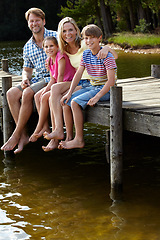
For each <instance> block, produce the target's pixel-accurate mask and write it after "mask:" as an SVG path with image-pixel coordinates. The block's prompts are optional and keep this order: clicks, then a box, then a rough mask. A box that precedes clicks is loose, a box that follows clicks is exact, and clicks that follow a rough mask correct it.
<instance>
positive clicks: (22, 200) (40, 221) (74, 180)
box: [0, 43, 160, 240]
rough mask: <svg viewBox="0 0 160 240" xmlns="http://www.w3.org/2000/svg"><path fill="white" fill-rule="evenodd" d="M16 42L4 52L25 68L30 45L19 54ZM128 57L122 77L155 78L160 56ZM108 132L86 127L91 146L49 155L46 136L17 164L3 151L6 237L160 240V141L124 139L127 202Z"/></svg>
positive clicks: (1, 211) (0, 209)
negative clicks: (113, 188)
mask: <svg viewBox="0 0 160 240" xmlns="http://www.w3.org/2000/svg"><path fill="white" fill-rule="evenodd" d="M6 44H8V43H6ZM12 44H13V43H10V45H9V47H7V46H8V45H5V46H4V45H3V47H4V48H6V49H7V51H6V55H5V50H4V51H2V45H1V44H0V56H1V57H2V55H3V57H4V58H6V57H7V58H9V61H10V62H11V63H12V66H11V65H10V66H9V67H10V69H11V71H12V70H13V69H14V68H15V69H16V71H15V73H20V71H21V64H22V59H21V53H19V51H20V52H21V51H22V49H21V47H19V43H14V46H15V48H14V51H12V48H13V45H12ZM10 46H11V47H10ZM17 49H18V50H17ZM16 51H17V53H16ZM128 54H129V53H127V56H126V54H124V55H123V53H121V52H119V59H118V69H119V78H124V77H126V75H127V74H128V76H130V77H133V76H137V77H140V76H139V75H138V74H140V75H141V76H144V75H145V74H146V76H148V75H150V72H149V73H148V72H146V71H150V64H153V63H154V64H158V61H159V55H158V57H157V55H155V56H152V57H151V55H149V56H148V55H147V60H146V64H145V62H144V61H145V60H144V59H146V56H145V55H138V54H136V55H132V54H129V55H128ZM12 56H13V58H12ZM142 56H143V57H142ZM15 59H16V60H17V62H15ZM134 59H136V60H134ZM129 61H131V62H130V64H128V63H129ZM156 61H157V62H156ZM13 62H14V64H13ZM140 62H141V64H140ZM136 63H137V65H134V64H136ZM127 64H128V65H127ZM140 65H141V68H140ZM146 65H147V66H148V67H147V69H145V71H142V70H143V69H144V68H145V67H146ZM12 67H13V68H12ZM148 68H149V69H148ZM124 69H126V70H128V73H127V72H125V70H124ZM136 69H138V71H137V72H136V71H135V70H136ZM142 72H143V73H142ZM130 74H131V75H130ZM132 74H133V75H132ZM105 130H106V129H105V128H104V127H102V126H97V125H91V124H85V142H86V146H85V148H84V149H80V150H55V151H53V152H49V153H45V152H43V151H42V149H41V145H42V144H46V142H45V141H44V140H43V139H40V140H39V141H38V142H37V143H30V144H29V145H28V146H26V148H25V149H24V151H23V152H22V153H20V154H19V155H17V156H16V157H15V159H14V161H12V162H10V161H7V159H4V155H3V152H0V239H2V240H6V239H7V240H9V239H11V240H15V239H34V240H36V239H46V240H50V239H58V240H63V239H69V240H159V239H160V228H159V226H160V218H159V216H160V208H159V199H160V151H159V144H160V140H159V139H157V138H152V137H149V136H142V135H138V134H127V135H125V136H124V168H123V169H124V170H123V182H124V191H123V200H122V201H121V202H116V203H113V202H112V201H111V199H110V197H109V194H110V176H109V171H110V169H109V164H108V163H107V162H106V158H105ZM0 141H1V145H2V137H1V138H0Z"/></svg>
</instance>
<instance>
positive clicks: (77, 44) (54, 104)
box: [43, 17, 118, 151]
mask: <svg viewBox="0 0 160 240" xmlns="http://www.w3.org/2000/svg"><path fill="white" fill-rule="evenodd" d="M58 43H59V48H60V51H61V52H62V53H63V52H65V53H66V54H67V55H68V57H69V59H70V62H71V65H72V66H73V67H74V68H76V69H78V67H79V64H80V60H81V58H82V54H83V51H84V50H86V49H87V46H86V45H85V43H84V41H83V40H82V39H81V34H80V30H79V28H78V26H77V24H76V22H75V21H74V19H73V18H70V17H65V18H63V19H62V20H61V21H60V22H59V25H58ZM109 51H110V52H111V53H112V54H113V56H114V57H115V58H117V57H118V55H117V53H116V52H115V51H114V50H113V49H110V48H109V47H107V46H105V47H104V48H103V49H102V50H101V51H100V52H99V54H98V55H97V57H98V58H105V57H106V56H107V54H108V52H109ZM89 85H90V76H89V75H88V73H87V71H84V73H83V75H82V78H81V81H80V82H79V85H78V86H77V87H76V89H75V91H77V90H79V89H80V88H83V87H86V86H89ZM69 87H70V84H69V83H64V82H61V83H57V84H56V85H53V86H52V87H51V97H50V111H51V112H52V113H53V114H54V120H55V128H54V131H52V132H51V133H48V132H45V133H44V137H45V138H46V139H48V140H50V142H49V144H48V145H47V146H46V147H43V150H44V151H50V150H53V149H54V139H60V140H61V139H63V138H64V131H63V114H62V107H61V104H60V99H61V98H62V96H63V95H64V94H65V93H66V91H67V90H68V89H69ZM70 123H73V119H72V116H71V118H70ZM69 126H70V127H67V128H66V141H69V140H71V139H72V138H73V127H71V126H73V124H69Z"/></svg>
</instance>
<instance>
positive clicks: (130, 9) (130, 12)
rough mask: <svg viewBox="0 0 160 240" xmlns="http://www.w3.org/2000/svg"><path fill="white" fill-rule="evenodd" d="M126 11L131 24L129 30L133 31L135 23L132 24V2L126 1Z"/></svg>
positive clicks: (130, 0)
mask: <svg viewBox="0 0 160 240" xmlns="http://www.w3.org/2000/svg"><path fill="white" fill-rule="evenodd" d="M128 10H129V17H130V23H131V30H132V31H133V30H134V28H135V22H134V13H133V5H132V0H128Z"/></svg>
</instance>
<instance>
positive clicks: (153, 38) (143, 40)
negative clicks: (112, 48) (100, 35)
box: [108, 32, 160, 47]
mask: <svg viewBox="0 0 160 240" xmlns="http://www.w3.org/2000/svg"><path fill="white" fill-rule="evenodd" d="M108 42H109V43H116V44H119V45H121V46H122V47H142V46H153V47H155V46H160V36H159V35H156V34H142V33H137V34H132V33H130V32H125V33H124V32H123V33H117V34H115V35H114V36H112V37H111V38H109V39H108Z"/></svg>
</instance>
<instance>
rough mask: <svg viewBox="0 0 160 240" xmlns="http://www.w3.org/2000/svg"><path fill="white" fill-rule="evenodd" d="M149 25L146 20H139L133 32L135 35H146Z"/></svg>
mask: <svg viewBox="0 0 160 240" xmlns="http://www.w3.org/2000/svg"><path fill="white" fill-rule="evenodd" d="M150 25H151V24H150V23H146V20H145V19H144V18H143V19H140V20H139V25H136V27H135V29H134V32H135V33H148V32H149V30H148V27H149V26H150Z"/></svg>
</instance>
